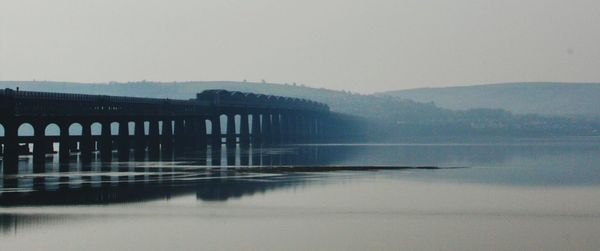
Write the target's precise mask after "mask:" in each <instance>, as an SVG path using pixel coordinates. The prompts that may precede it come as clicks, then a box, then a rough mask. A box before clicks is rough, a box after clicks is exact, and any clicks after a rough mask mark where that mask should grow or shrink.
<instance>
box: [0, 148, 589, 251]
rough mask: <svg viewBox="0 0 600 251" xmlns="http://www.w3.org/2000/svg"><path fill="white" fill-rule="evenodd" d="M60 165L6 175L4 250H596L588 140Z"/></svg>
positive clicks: (25, 167) (248, 152)
mask: <svg viewBox="0 0 600 251" xmlns="http://www.w3.org/2000/svg"><path fill="white" fill-rule="evenodd" d="M217 156H218V157H217ZM73 158H74V159H76V158H77V156H73ZM56 160H57V156H50V155H48V163H47V164H46V166H45V167H44V170H45V172H40V173H34V172H33V171H31V170H32V168H31V167H30V165H31V160H30V159H29V158H23V159H22V160H21V163H20V164H21V166H20V174H19V175H16V176H14V175H11V176H2V179H1V180H2V183H1V187H2V190H0V191H1V193H0V242H1V243H2V247H3V248H7V249H9V248H10V249H17V250H23V249H25V250H28V249H37V250H40V249H42V250H65V249H67V250H70V249H71V250H78V249H86V250H115V249H119V250H124V249H150V250H173V249H188V250H196V249H198V248H206V249H228V250H239V249H245V250H264V249H271V250H281V249H287V250H290V249H293V250H306V249H316V250H330V249H344V250H365V249H430V250H432V249H433V250H458V249H460V250H481V249H488V250H489V249H492V250H514V249H537V250H565V249H574V250H595V249H596V248H597V247H598V246H600V241H599V240H600V238H599V237H600V234H599V233H600V139H597V138H560V139H546V140H539V139H538V140H510V141H507V140H502V141H500V140H492V141H490V140H485V141H481V140H480V141H470V142H468V143H464V142H463V143H448V142H447V141H443V140H436V141H431V142H419V143H404V144H385V145H381V144H353V145H342V144H339V145H338V144H331V145H289V146H281V147H262V148H258V147H255V148H251V149H240V148H239V147H238V148H235V149H226V148H223V149H221V151H215V150H213V149H208V150H207V151H201V150H195V151H188V152H185V153H181V154H177V155H175V156H162V157H161V158H158V159H153V160H152V161H151V160H150V159H149V158H146V159H145V160H143V161H129V162H112V163H102V162H99V161H98V162H92V163H91V164H89V165H83V164H81V163H79V162H77V161H74V162H73V163H71V164H70V165H68V166H59V165H58V164H57V163H56ZM271 166H274V167H280V166H285V167H286V168H283V169H281V168H280V169H273V168H268V167H271ZM293 166H301V167H305V168H304V169H301V170H300V171H301V172H298V171H297V170H296V169H293V168H292V167H293ZM344 166H352V167H369V168H368V169H370V168H375V167H382V166H396V167H402V168H398V169H396V170H356V169H352V170H343V169H344V168H341V167H344ZM265 167H266V168H265ZM322 167H340V168H339V169H341V170H337V171H330V172H320V171H321V170H320V169H319V168H322ZM415 167H439V169H430V168H425V169H422V168H415Z"/></svg>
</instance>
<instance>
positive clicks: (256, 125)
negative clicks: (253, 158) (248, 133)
mask: <svg viewBox="0 0 600 251" xmlns="http://www.w3.org/2000/svg"><path fill="white" fill-rule="evenodd" d="M260 142H261V133H260V114H258V113H253V114H252V144H253V145H258V144H260Z"/></svg>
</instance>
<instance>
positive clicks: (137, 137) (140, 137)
mask: <svg viewBox="0 0 600 251" xmlns="http://www.w3.org/2000/svg"><path fill="white" fill-rule="evenodd" d="M133 137H134V144H135V145H134V149H133V152H134V155H135V158H136V160H141V159H143V158H144V155H145V153H146V139H145V130H144V120H142V119H138V120H136V121H135V126H134V132H133Z"/></svg>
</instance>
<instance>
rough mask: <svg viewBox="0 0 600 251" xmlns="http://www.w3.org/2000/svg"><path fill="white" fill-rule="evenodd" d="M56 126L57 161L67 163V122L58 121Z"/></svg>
mask: <svg viewBox="0 0 600 251" xmlns="http://www.w3.org/2000/svg"><path fill="white" fill-rule="evenodd" d="M58 128H59V129H60V134H59V140H58V162H60V163H68V162H69V158H70V156H71V151H70V147H69V146H70V144H71V141H70V140H69V123H67V122H64V121H63V122H59V123H58Z"/></svg>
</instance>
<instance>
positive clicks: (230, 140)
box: [225, 113, 237, 147]
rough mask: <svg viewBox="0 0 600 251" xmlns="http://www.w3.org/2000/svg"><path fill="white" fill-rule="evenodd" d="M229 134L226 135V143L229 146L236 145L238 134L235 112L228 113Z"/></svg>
mask: <svg viewBox="0 0 600 251" xmlns="http://www.w3.org/2000/svg"><path fill="white" fill-rule="evenodd" d="M226 133H227V135H226V136H225V138H226V139H225V144H227V146H228V147H231V146H235V144H236V143H237V142H236V141H237V136H236V135H235V134H236V133H235V114H233V113H232V114H227V132H226Z"/></svg>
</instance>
